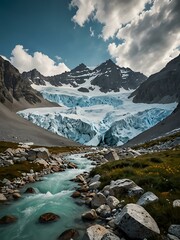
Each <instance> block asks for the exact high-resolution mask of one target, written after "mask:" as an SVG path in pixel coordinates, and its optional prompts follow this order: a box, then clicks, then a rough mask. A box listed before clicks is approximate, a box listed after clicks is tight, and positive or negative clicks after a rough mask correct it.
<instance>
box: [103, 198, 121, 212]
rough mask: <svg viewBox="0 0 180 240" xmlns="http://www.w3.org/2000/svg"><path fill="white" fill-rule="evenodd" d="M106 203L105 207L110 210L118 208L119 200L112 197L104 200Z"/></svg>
mask: <svg viewBox="0 0 180 240" xmlns="http://www.w3.org/2000/svg"><path fill="white" fill-rule="evenodd" d="M106 203H107V205H108V206H109V207H110V208H111V209H114V208H116V207H117V206H118V204H119V200H118V199H117V198H116V197H114V196H109V197H108V198H107V199H106Z"/></svg>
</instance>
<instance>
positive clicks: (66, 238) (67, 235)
mask: <svg viewBox="0 0 180 240" xmlns="http://www.w3.org/2000/svg"><path fill="white" fill-rule="evenodd" d="M78 237H79V233H78V231H77V230H75V229H68V230H66V231H64V232H63V233H62V234H61V235H60V236H59V237H58V238H57V239H58V240H71V239H73V240H75V239H78Z"/></svg>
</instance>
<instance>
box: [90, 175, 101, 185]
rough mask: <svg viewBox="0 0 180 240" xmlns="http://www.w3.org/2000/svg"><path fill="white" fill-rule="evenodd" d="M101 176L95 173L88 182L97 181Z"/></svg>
mask: <svg viewBox="0 0 180 240" xmlns="http://www.w3.org/2000/svg"><path fill="white" fill-rule="evenodd" d="M100 178H101V176H100V175H99V174H96V175H95V176H94V177H93V178H91V179H90V182H89V184H91V183H94V182H98V181H99V180H100Z"/></svg>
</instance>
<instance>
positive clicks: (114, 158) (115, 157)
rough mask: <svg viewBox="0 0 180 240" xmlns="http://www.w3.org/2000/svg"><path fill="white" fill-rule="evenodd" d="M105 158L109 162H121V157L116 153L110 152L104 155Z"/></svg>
mask: <svg viewBox="0 0 180 240" xmlns="http://www.w3.org/2000/svg"><path fill="white" fill-rule="evenodd" d="M104 158H105V159H107V160H108V161H117V160H119V156H118V155H117V153H116V152H115V151H110V152H108V153H107V154H105V155H104Z"/></svg>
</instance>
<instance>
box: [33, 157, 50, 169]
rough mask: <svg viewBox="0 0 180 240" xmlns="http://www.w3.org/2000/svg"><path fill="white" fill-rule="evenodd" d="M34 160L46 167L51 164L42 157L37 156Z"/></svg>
mask: <svg viewBox="0 0 180 240" xmlns="http://www.w3.org/2000/svg"><path fill="white" fill-rule="evenodd" d="M34 162H35V163H37V164H41V165H43V166H44V167H47V166H49V164H48V163H47V162H46V160H44V159H42V158H37V159H36V160H35V161H34Z"/></svg>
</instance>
